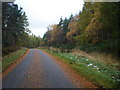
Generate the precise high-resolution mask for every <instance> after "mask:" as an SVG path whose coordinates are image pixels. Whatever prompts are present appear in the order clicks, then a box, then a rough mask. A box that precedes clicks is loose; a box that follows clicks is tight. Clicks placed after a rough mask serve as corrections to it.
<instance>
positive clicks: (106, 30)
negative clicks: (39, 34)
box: [42, 2, 120, 57]
mask: <svg viewBox="0 0 120 90" xmlns="http://www.w3.org/2000/svg"><path fill="white" fill-rule="evenodd" d="M119 12H120V2H119V3H118V2H110V3H108V2H107V3H106V2H94V3H93V2H85V3H84V7H83V10H82V11H80V12H79V14H77V15H70V17H69V18H65V19H63V18H62V17H61V18H60V21H59V22H58V24H54V25H49V26H48V31H47V32H46V33H45V34H44V37H43V39H42V46H47V47H50V46H51V47H57V48H61V49H62V51H64V50H65V49H68V51H69V50H71V49H72V48H77V49H80V50H83V51H85V52H103V53H112V54H113V55H115V56H117V57H119V53H120V48H119V46H120V30H119V28H120V21H119V18H120V13H119Z"/></svg>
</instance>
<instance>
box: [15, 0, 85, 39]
mask: <svg viewBox="0 0 120 90" xmlns="http://www.w3.org/2000/svg"><path fill="white" fill-rule="evenodd" d="M15 4H18V5H19V6H21V7H23V10H24V11H25V12H26V15H27V17H28V22H29V24H30V25H29V29H30V30H31V31H32V33H33V34H35V35H36V36H40V37H43V35H44V33H45V32H46V31H47V26H48V25H51V24H57V23H58V22H59V20H60V17H61V16H62V17H63V19H64V18H65V17H67V18H69V16H70V15H71V14H73V15H74V14H77V13H79V11H81V10H82V7H83V0H16V1H15Z"/></svg>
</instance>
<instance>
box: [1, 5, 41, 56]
mask: <svg viewBox="0 0 120 90" xmlns="http://www.w3.org/2000/svg"><path fill="white" fill-rule="evenodd" d="M28 25H29V23H28V19H27V16H26V14H25V12H24V11H23V8H22V7H20V8H19V7H18V5H17V4H14V3H2V52H3V55H7V54H9V53H10V52H13V51H16V50H18V49H20V48H23V47H27V48H34V47H38V46H39V45H40V40H41V38H40V37H36V36H35V35H30V33H31V31H30V30H29V29H28V28H27V27H28Z"/></svg>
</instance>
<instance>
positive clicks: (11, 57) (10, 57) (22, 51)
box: [2, 49, 28, 72]
mask: <svg viewBox="0 0 120 90" xmlns="http://www.w3.org/2000/svg"><path fill="white" fill-rule="evenodd" d="M27 50H28V49H20V50H18V51H16V52H13V53H11V54H9V55H7V56H5V57H3V59H2V72H3V71H4V70H6V69H7V68H8V67H9V66H10V65H11V64H13V63H14V62H15V61H16V60H17V59H18V58H20V57H21V56H23V55H24V54H25V52H26V51H27Z"/></svg>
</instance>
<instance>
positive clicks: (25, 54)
mask: <svg viewBox="0 0 120 90" xmlns="http://www.w3.org/2000/svg"><path fill="white" fill-rule="evenodd" d="M29 51H30V49H28V50H27V51H26V52H25V53H24V54H23V55H22V56H20V57H19V58H18V59H17V60H16V61H15V62H14V63H13V64H11V65H10V66H9V67H8V68H7V69H6V70H5V71H3V72H2V73H1V74H0V77H1V78H4V77H5V76H6V75H7V74H8V73H10V72H11V71H12V70H13V69H14V68H15V67H16V66H17V65H18V64H19V63H20V62H21V61H22V60H23V59H24V58H25V57H26V56H27V54H28V53H29ZM1 78H0V80H1Z"/></svg>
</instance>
